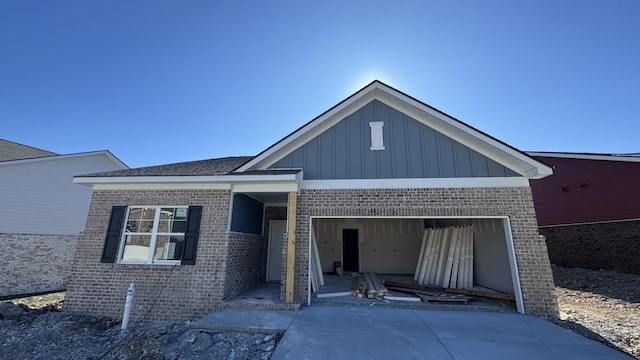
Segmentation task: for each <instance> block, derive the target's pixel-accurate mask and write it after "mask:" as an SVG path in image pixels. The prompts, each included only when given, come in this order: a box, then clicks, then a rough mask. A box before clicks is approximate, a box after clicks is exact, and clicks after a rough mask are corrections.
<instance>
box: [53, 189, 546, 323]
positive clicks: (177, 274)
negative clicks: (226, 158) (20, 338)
mask: <svg viewBox="0 0 640 360" xmlns="http://www.w3.org/2000/svg"><path fill="white" fill-rule="evenodd" d="M229 199H230V191H228V190H155V191H152V190H136V191H130V190H109V191H107V190H95V191H94V194H93V200H92V203H91V207H90V210H89V216H88V219H87V226H86V228H85V231H84V233H83V234H82V235H81V237H80V239H79V242H78V246H77V252H76V256H75V259H74V267H73V271H72V279H71V281H70V284H69V287H68V292H67V298H66V300H65V310H67V311H70V312H77V313H92V314H96V315H104V316H109V317H113V318H119V317H120V316H121V315H122V308H123V305H124V295H125V294H126V289H127V287H128V286H129V283H131V282H134V283H135V285H136V296H135V300H134V306H133V311H132V318H133V319H135V320H139V319H141V318H142V317H143V316H145V314H146V313H147V312H149V311H150V313H149V315H148V317H147V319H166V320H168V319H194V318H198V317H200V316H203V315H205V314H207V313H209V312H211V311H214V310H216V309H218V308H220V307H222V306H223V303H222V301H223V299H225V298H228V297H230V296H233V295H234V294H237V293H238V292H239V291H242V290H244V289H245V288H247V287H250V286H253V285H255V284H258V283H260V282H262V281H264V279H265V277H266V276H265V274H266V270H265V266H266V253H267V243H268V223H269V220H284V219H286V213H287V208H286V207H273V208H270V207H267V208H266V209H265V222H264V229H265V232H264V236H258V235H248V234H238V233H227V232H226V229H227V220H228V214H229ZM117 205H149V206H157V205H201V206H202V207H203V213H202V219H201V227H200V236H199V241H198V251H197V257H196V265H177V266H166V265H165V266H162V265H119V264H102V263H100V257H101V253H102V247H103V243H104V237H105V233H106V227H107V223H108V220H109V215H110V211H111V207H112V206H117ZM311 216H363V217H364V216H424V217H428V216H459V217H465V216H509V217H510V223H511V227H512V233H513V240H514V246H515V253H516V258H517V262H518V266H519V274H520V281H521V286H522V292H523V299H524V307H525V311H526V312H527V313H529V314H534V315H540V316H551V317H556V316H557V313H558V306H557V303H556V298H555V289H554V286H553V278H552V275H551V268H550V265H549V258H548V255H547V250H546V246H545V243H544V239H543V237H541V236H540V235H539V234H538V229H537V225H536V217H535V212H534V209H533V202H532V199H531V192H530V189H529V188H473V189H373V190H301V191H300V193H299V195H298V205H297V222H296V261H295V283H294V297H295V299H294V300H295V302H298V303H300V302H302V303H304V302H305V301H306V300H307V291H308V288H307V286H308V271H309V269H308V251H309V222H310V217H311ZM286 249H287V247H286V244H284V246H283V264H284V263H286V256H287V254H286V252H287V250H286ZM283 271H286V267H285V266H283ZM285 278H286V275H285V274H283V275H282V279H283V280H284V279H285ZM281 293H282V294H281V296H282V298H284V281H283V282H282V286H281ZM156 299H157V300H156Z"/></svg>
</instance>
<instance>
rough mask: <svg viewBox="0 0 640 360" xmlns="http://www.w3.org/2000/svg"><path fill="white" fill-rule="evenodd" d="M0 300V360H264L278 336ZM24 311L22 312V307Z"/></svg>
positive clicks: (269, 354)
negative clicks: (121, 319) (124, 322)
mask: <svg viewBox="0 0 640 360" xmlns="http://www.w3.org/2000/svg"><path fill="white" fill-rule="evenodd" d="M60 305H61V304H60V303H58V304H56V305H53V306H48V307H46V308H45V309H44V310H42V308H36V309H35V310H31V309H27V307H26V306H18V305H14V304H12V303H2V304H0V315H1V316H2V318H3V319H2V320H0V359H7V360H8V359H34V360H37V359H43V360H44V359H47V360H49V359H65V360H66V359H74V360H75V359H96V360H97V359H100V360H103V359H120V360H129V359H131V360H133V359H136V360H137V359H154V360H165V359H167V360H169V359H170V360H178V359H181V360H186V359H216V360H218V359H234V360H245V359H247V360H248V359H269V358H270V357H271V355H272V354H273V351H274V350H275V348H276V345H277V342H278V340H279V336H274V335H267V334H254V333H241V332H207V331H202V330H196V329H191V328H189V326H188V324H187V323H170V324H169V323H164V324H160V323H148V322H145V323H139V324H134V323H131V324H130V327H129V329H127V330H125V331H122V330H121V329H120V324H118V323H115V322H113V321H111V320H109V319H107V318H102V317H95V316H78V315H70V314H65V313H64V312H58V311H56V310H58V309H59V308H60ZM25 309H27V311H25Z"/></svg>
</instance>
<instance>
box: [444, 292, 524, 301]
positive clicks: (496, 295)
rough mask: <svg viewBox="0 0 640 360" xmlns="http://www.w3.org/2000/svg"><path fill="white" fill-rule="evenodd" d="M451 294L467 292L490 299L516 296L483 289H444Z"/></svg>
mask: <svg viewBox="0 0 640 360" xmlns="http://www.w3.org/2000/svg"><path fill="white" fill-rule="evenodd" d="M444 291H445V292H447V293H450V294H465V295H471V296H477V297H483V298H488V299H500V300H509V301H515V297H514V296H513V295H511V294H505V293H501V292H497V291H495V292H494V291H483V290H475V289H445V290H444Z"/></svg>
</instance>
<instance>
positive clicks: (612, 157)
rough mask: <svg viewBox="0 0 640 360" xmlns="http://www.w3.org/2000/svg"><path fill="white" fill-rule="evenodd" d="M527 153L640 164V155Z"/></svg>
mask: <svg viewBox="0 0 640 360" xmlns="http://www.w3.org/2000/svg"><path fill="white" fill-rule="evenodd" d="M527 153H528V154H529V155H530V156H535V157H550V158H564V159H583V160H606V161H627V162H640V153H628V154H604V153H577V152H546V151H529V152H527Z"/></svg>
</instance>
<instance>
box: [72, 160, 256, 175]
mask: <svg viewBox="0 0 640 360" xmlns="http://www.w3.org/2000/svg"><path fill="white" fill-rule="evenodd" d="M252 158H253V156H233V157H225V158H218V159H208V160H198V161H188V162H181V163H175V164H167V165H156V166H147V167H141V168H135V169H128V170H116V171H108V172H101V173H95V174H88V175H82V177H120V176H211V175H224V174H227V173H228V172H230V171H232V170H234V169H235V168H237V167H238V166H240V165H242V164H244V163H245V162H247V161H249V160H250V159H252Z"/></svg>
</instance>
